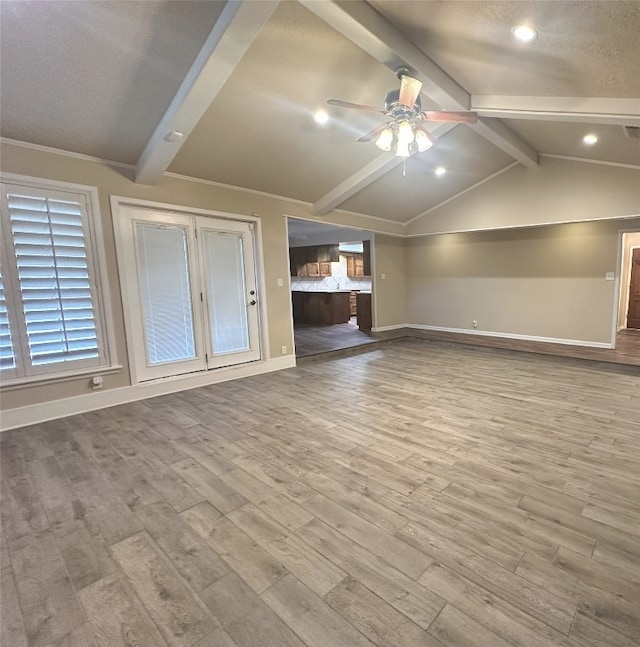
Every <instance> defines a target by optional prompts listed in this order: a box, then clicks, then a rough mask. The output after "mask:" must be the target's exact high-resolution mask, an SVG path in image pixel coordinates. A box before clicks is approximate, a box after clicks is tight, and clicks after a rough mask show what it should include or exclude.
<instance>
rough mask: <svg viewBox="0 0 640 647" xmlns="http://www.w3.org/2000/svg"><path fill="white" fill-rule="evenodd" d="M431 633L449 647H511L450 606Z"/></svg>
mask: <svg viewBox="0 0 640 647" xmlns="http://www.w3.org/2000/svg"><path fill="white" fill-rule="evenodd" d="M429 633H430V634H431V635H433V636H435V637H436V638H438V640H439V641H440V642H441V643H442V644H443V645H448V646H449V647H510V645H509V643H508V642H507V641H506V640H503V639H502V638H500V637H499V636H496V634H494V633H493V632H492V631H490V630H489V629H487V628H486V627H484V626H483V625H481V624H480V623H479V622H476V621H475V620H473V618H470V617H469V616H468V615H466V614H464V613H462V611H459V610H458V609H456V608H455V607H454V606H452V605H450V604H447V605H446V606H445V608H444V609H443V610H442V611H441V612H440V614H439V615H438V617H437V618H436V619H435V620H434V621H433V623H432V625H431V626H430V627H429Z"/></svg>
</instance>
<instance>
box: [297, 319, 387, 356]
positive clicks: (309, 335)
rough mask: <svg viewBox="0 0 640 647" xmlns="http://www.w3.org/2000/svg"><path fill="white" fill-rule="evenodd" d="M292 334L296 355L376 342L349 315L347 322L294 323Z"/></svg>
mask: <svg viewBox="0 0 640 647" xmlns="http://www.w3.org/2000/svg"><path fill="white" fill-rule="evenodd" d="M293 335H294V339H295V344H296V357H310V356H313V355H318V354H321V353H327V352H331V351H336V350H342V349H345V348H355V347H358V346H365V345H367V344H375V343H376V340H375V339H374V338H373V337H372V336H371V333H368V332H364V331H362V330H360V329H359V328H358V324H357V323H356V318H355V317H351V320H350V321H349V322H348V323H342V324H334V325H333V326H312V325H309V324H296V325H295V326H294V328H293Z"/></svg>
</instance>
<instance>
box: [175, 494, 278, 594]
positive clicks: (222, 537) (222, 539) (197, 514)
mask: <svg viewBox="0 0 640 647" xmlns="http://www.w3.org/2000/svg"><path fill="white" fill-rule="evenodd" d="M181 516H182V517H183V519H185V521H187V523H189V524H190V525H191V526H192V527H193V529H194V530H195V531H196V532H197V533H198V534H199V535H200V536H201V537H202V538H203V539H205V541H207V542H208V544H209V545H210V546H211V547H212V548H213V550H215V551H216V552H217V553H218V554H219V555H220V556H221V557H222V559H224V560H225V562H227V564H229V566H230V567H231V568H233V569H234V570H235V571H236V573H238V574H239V575H240V577H242V578H243V579H244V581H245V582H247V584H248V585H249V586H250V587H251V588H252V589H253V590H254V591H256V592H257V593H262V591H264V590H266V589H268V588H269V587H270V586H271V585H272V584H274V583H275V582H277V581H278V580H280V579H282V578H283V577H284V576H285V575H286V574H287V571H286V570H285V569H284V568H283V567H282V565H281V564H280V563H279V562H278V561H276V560H275V559H273V557H271V555H269V553H267V552H266V551H265V550H264V548H261V547H260V546H259V545H258V544H257V543H256V542H255V541H254V540H253V539H251V538H250V537H249V536H248V535H247V534H246V533H244V532H243V531H242V530H241V529H240V528H239V527H238V526H236V525H235V524H233V523H232V522H231V521H230V520H229V519H227V518H225V517H221V516H220V515H219V513H218V512H217V511H216V510H215V508H213V507H212V506H211V505H210V504H209V503H201V504H199V505H197V506H194V507H193V508H190V509H189V510H185V511H184V512H182V513H181Z"/></svg>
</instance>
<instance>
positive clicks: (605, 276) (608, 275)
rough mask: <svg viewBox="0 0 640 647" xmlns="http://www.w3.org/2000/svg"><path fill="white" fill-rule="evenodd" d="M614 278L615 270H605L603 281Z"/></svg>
mask: <svg viewBox="0 0 640 647" xmlns="http://www.w3.org/2000/svg"><path fill="white" fill-rule="evenodd" d="M615 278H616V273H615V272H607V273H606V274H605V275H604V280H605V281H614V280H615Z"/></svg>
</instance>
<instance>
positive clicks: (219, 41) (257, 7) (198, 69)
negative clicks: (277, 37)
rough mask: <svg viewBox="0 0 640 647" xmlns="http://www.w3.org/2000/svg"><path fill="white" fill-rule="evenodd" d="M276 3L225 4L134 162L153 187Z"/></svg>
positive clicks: (235, 0)
mask: <svg viewBox="0 0 640 647" xmlns="http://www.w3.org/2000/svg"><path fill="white" fill-rule="evenodd" d="M277 4H278V1H277V0H261V1H260V2H251V1H245V0H228V1H227V3H226V5H225V6H224V8H223V10H222V12H221V13H220V16H219V17H218V20H217V21H216V23H215V24H214V26H213V29H212V30H211V32H210V34H209V36H208V37H207V40H206V41H205V43H204V45H203V46H202V48H201V50H200V52H199V53H198V55H197V56H196V58H195V60H194V62H193V64H192V65H191V68H190V69H189V72H188V73H187V75H186V76H185V78H184V79H183V81H182V83H181V84H180V87H179V88H178V91H177V92H176V95H175V96H174V98H173V100H172V101H171V103H170V104H169V108H168V109H167V111H166V113H165V114H164V116H163V117H162V119H161V120H160V123H159V124H158V126H157V127H156V129H155V131H154V133H153V135H152V136H151V138H150V139H149V141H148V142H147V145H146V147H145V149H144V151H143V152H142V155H141V156H140V159H139V160H138V163H137V164H136V182H138V183H140V184H155V183H156V182H157V181H158V180H159V179H160V177H161V176H162V174H163V173H164V172H165V171H166V170H167V168H169V165H170V164H171V162H172V161H173V159H174V157H175V156H176V155H177V154H178V151H179V150H180V148H181V146H182V144H183V143H184V142H185V141H186V139H187V137H188V136H189V134H190V133H191V131H192V130H193V129H194V128H195V126H196V124H197V123H198V121H200V119H201V118H202V115H203V114H204V113H205V111H206V110H207V108H208V107H209V105H210V104H211V102H212V101H213V100H214V99H215V97H216V96H217V94H218V92H219V91H220V89H221V88H222V86H223V85H224V84H225V83H226V81H227V79H228V78H229V76H230V75H231V73H232V72H233V70H234V69H235V67H236V66H237V65H238V63H239V62H240V59H241V58H242V57H243V56H244V54H245V52H246V51H247V49H248V48H249V46H250V45H251V43H252V42H253V41H254V39H255V37H256V36H257V35H258V32H259V31H260V29H261V28H262V26H263V25H264V24H265V22H266V21H267V20H268V18H269V16H271V14H272V12H273V10H274V9H275V8H276V6H277Z"/></svg>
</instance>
